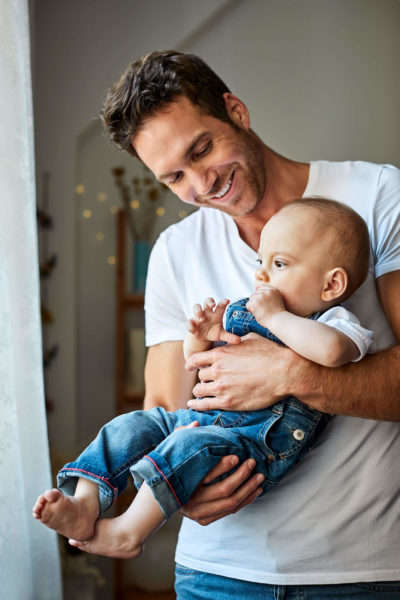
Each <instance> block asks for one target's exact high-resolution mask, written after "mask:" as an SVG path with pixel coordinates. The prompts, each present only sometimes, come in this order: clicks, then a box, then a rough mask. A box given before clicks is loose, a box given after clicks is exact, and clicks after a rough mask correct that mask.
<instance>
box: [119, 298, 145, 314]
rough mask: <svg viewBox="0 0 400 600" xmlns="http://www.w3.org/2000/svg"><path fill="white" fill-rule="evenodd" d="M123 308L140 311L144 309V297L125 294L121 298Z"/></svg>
mask: <svg viewBox="0 0 400 600" xmlns="http://www.w3.org/2000/svg"><path fill="white" fill-rule="evenodd" d="M123 303H124V307H125V308H126V309H128V310H129V309H130V308H133V309H135V308H136V309H140V308H143V307H144V295H143V294H127V295H126V296H124V297H123Z"/></svg>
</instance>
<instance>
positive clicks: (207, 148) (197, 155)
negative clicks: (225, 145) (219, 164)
mask: <svg viewBox="0 0 400 600" xmlns="http://www.w3.org/2000/svg"><path fill="white" fill-rule="evenodd" d="M211 147H212V144H211V142H208V144H207V145H206V146H204V148H202V149H201V150H199V151H198V152H196V153H195V154H194V157H195V158H201V157H202V156H205V155H206V154H208V153H209V151H210V150H211Z"/></svg>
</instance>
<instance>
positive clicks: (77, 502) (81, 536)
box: [32, 489, 98, 541]
mask: <svg viewBox="0 0 400 600" xmlns="http://www.w3.org/2000/svg"><path fill="white" fill-rule="evenodd" d="M32 514H33V516H34V517H35V519H37V520H38V521H40V522H41V523H43V525H46V526H47V527H50V529H54V530H55V531H57V533H60V534H61V535H65V536H66V537H68V538H70V537H72V538H74V539H76V540H80V541H82V540H89V539H90V538H91V537H93V535H94V524H95V522H96V519H97V517H98V511H97V512H96V510H95V509H94V508H93V507H92V506H91V505H90V504H89V503H88V502H86V500H84V499H82V498H75V497H74V496H64V494H63V493H62V492H60V491H59V490H56V489H52V490H47V491H46V492H44V494H41V495H40V496H39V498H38V499H37V500H36V504H35V506H34V507H33V510H32Z"/></svg>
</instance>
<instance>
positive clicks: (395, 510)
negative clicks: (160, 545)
mask: <svg viewBox="0 0 400 600" xmlns="http://www.w3.org/2000/svg"><path fill="white" fill-rule="evenodd" d="M304 195H305V196H312V195H316V196H322V197H328V198H333V199H335V200H338V201H340V202H343V203H344V204H348V205H350V206H351V207H352V208H354V209H355V210H356V211H357V212H359V213H360V214H361V216H362V217H363V218H364V219H365V221H366V222H367V225H368V229H369V232H370V238H371V264H370V270H369V274H368V277H367V279H366V281H365V282H364V283H363V285H362V286H361V287H360V288H359V289H358V290H357V292H356V293H355V294H354V295H353V296H352V297H351V298H350V299H349V300H348V301H347V302H346V303H345V305H346V307H347V308H348V309H349V310H350V311H351V312H353V313H354V314H355V315H356V316H357V317H358V319H359V320H360V322H361V323H362V325H363V326H364V327H367V328H368V329H370V330H372V331H373V332H374V337H375V344H376V350H377V351H379V350H382V349H384V348H387V347H389V346H394V345H395V344H396V341H395V338H394V336H393V333H392V331H391V329H390V327H389V325H388V322H387V320H386V318H385V315H384V313H383V311H382V308H381V306H380V303H379V300H378V296H377V292H376V287H375V278H376V277H379V276H381V275H383V274H385V273H388V272H391V271H394V270H398V269H400V201H399V200H400V171H399V170H398V169H396V168H394V167H391V166H382V165H374V164H370V163H364V162H344V163H330V162H325V161H321V162H312V163H311V165H310V176H309V181H308V185H307V188H306V190H305V193H304ZM256 260H257V254H256V252H254V251H253V250H252V249H251V248H250V247H249V246H247V245H246V244H245V242H244V241H243V240H242V239H241V238H240V236H239V234H238V230H237V227H236V225H235V222H234V221H233V219H232V218H231V217H229V216H227V215H225V214H223V213H222V212H219V211H217V210H214V209H200V210H199V211H198V212H196V213H194V214H193V215H191V216H189V217H187V218H186V219H184V220H183V221H182V222H180V223H178V224H176V225H173V226H171V227H170V228H169V229H167V230H166V231H165V232H163V233H162V234H161V236H160V238H159V240H158V242H157V244H156V246H155V248H154V250H153V253H152V256H151V259H150V265H149V274H148V280H147V288H146V301H145V310H146V330H147V344H148V345H154V344H157V343H160V342H164V341H168V340H180V339H183V338H184V335H185V327H184V321H185V319H186V318H187V317H188V316H190V315H191V311H192V306H193V304H194V303H196V302H199V300H202V299H204V298H206V297H207V296H212V297H214V298H215V299H216V300H220V299H222V298H226V297H228V298H230V299H231V300H235V299H237V298H242V297H245V296H248V295H249V294H250V293H251V291H252V290H253V286H254V272H255V270H256V268H257V263H256ZM267 376H268V375H267V374H266V377H267ZM399 456H400V423H389V422H383V421H382V422H377V421H372V420H367V419H358V418H353V417H342V416H335V417H333V418H332V419H331V421H330V423H329V424H328V427H327V428H326V429H325V431H324V432H323V433H322V435H321V436H320V438H319V440H318V442H317V444H316V445H315V447H314V448H313V450H312V451H311V452H309V453H308V455H307V456H306V457H305V458H304V459H303V461H302V462H301V463H300V464H299V465H298V466H297V467H296V468H295V469H293V470H292V472H291V473H289V474H288V476H287V477H286V478H285V479H284V481H282V483H280V485H279V486H277V487H276V488H275V489H274V490H273V491H271V492H270V493H268V494H266V495H265V496H263V497H262V498H258V499H257V500H256V501H255V502H253V503H252V504H251V505H250V506H248V507H246V508H244V509H243V510H241V511H239V512H238V513H236V514H235V515H231V516H228V517H226V518H224V519H221V520H219V521H217V522H216V523H213V524H211V525H208V526H207V527H202V526H200V525H198V524H197V523H194V522H193V521H190V520H188V519H184V522H183V525H182V528H181V532H180V536H179V542H178V546H177V551H176V560H177V562H178V563H180V564H183V565H184V566H186V567H188V568H193V569H197V570H200V571H206V572H209V573H214V574H217V575H223V576H226V577H233V578H236V579H243V580H247V581H255V582H261V583H269V584H275V585H290V584H304V585H307V584H329V583H349V582H357V581H375V580H381V581H384V580H398V579H400V561H399V556H400V519H399V514H400V466H399V465H400V461H399Z"/></svg>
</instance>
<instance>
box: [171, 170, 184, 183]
mask: <svg viewBox="0 0 400 600" xmlns="http://www.w3.org/2000/svg"><path fill="white" fill-rule="evenodd" d="M181 179H182V171H178V172H177V173H175V175H174V176H173V177H172V178H171V179H170V181H169V182H168V183H169V184H174V183H178V181H180V180H181Z"/></svg>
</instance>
